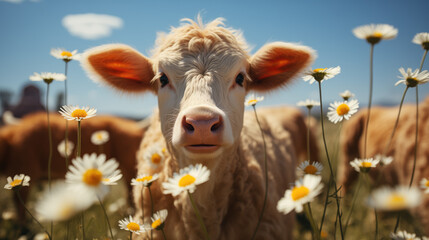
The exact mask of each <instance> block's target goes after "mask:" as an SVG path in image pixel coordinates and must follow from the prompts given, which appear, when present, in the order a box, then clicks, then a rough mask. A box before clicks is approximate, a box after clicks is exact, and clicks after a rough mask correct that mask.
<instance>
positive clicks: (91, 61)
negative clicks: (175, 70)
mask: <svg viewBox="0 0 429 240" xmlns="http://www.w3.org/2000/svg"><path fill="white" fill-rule="evenodd" d="M81 65H82V67H83V68H84V69H85V70H86V72H87V73H88V75H89V76H90V78H92V79H93V80H94V81H96V82H101V83H105V84H107V85H109V86H111V87H113V88H116V89H118V90H121V91H125V92H141V91H145V90H151V91H154V92H156V88H155V85H154V84H153V83H152V82H151V80H152V79H153V78H154V76H155V74H154V71H153V67H152V63H151V61H150V59H149V58H146V57H145V56H143V55H142V54H141V53H139V52H138V51H137V50H135V49H133V48H131V47H129V46H127V45H123V44H107V45H102V46H98V47H95V48H91V49H89V50H87V51H85V53H83V56H82V59H81Z"/></svg>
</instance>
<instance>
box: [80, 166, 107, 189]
mask: <svg viewBox="0 0 429 240" xmlns="http://www.w3.org/2000/svg"><path fill="white" fill-rule="evenodd" d="M101 180H103V174H102V173H101V172H100V171H99V170H98V169H95V168H91V169H88V170H86V172H85V173H84V174H83V177H82V181H83V182H84V183H86V184H88V185H91V186H98V185H99V184H100V182H101Z"/></svg>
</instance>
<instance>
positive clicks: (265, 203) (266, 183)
mask: <svg viewBox="0 0 429 240" xmlns="http://www.w3.org/2000/svg"><path fill="white" fill-rule="evenodd" d="M252 107H253V112H254V113H255V118H256V122H257V123H258V126H259V129H260V130H261V136H262V141H263V143H264V168H265V169H264V170H265V193H264V202H263V203H262V210H261V214H260V215H259V218H258V223H257V224H256V228H255V231H254V232H253V235H252V238H251V239H252V240H253V239H255V237H256V233H257V232H258V228H259V225H260V224H261V221H262V217H263V216H264V212H265V207H266V205H267V197H268V165H267V144H266V142H265V136H264V132H263V131H262V127H261V123H260V122H259V118H258V114H256V107H255V105H252Z"/></svg>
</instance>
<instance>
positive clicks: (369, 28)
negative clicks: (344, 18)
mask: <svg viewBox="0 0 429 240" xmlns="http://www.w3.org/2000/svg"><path fill="white" fill-rule="evenodd" d="M353 34H354V35H355V36H356V37H357V38H360V39H365V40H366V41H367V42H368V43H370V44H376V43H378V42H380V41H381V40H388V39H393V38H395V37H396V36H397V35H398V29H396V28H394V27H393V26H391V25H388V24H369V25H364V26H360V27H357V28H355V29H353Z"/></svg>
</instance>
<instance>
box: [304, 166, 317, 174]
mask: <svg viewBox="0 0 429 240" xmlns="http://www.w3.org/2000/svg"><path fill="white" fill-rule="evenodd" d="M304 172H305V173H306V174H313V175H314V174H315V173H316V172H317V168H316V167H315V166H314V165H311V164H310V165H308V166H307V167H305V168H304Z"/></svg>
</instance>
